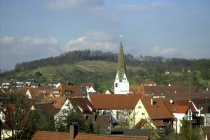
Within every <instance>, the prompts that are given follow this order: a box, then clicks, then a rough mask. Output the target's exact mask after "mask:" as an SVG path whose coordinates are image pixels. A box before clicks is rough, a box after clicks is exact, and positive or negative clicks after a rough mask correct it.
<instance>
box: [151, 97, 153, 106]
mask: <svg viewBox="0 0 210 140" xmlns="http://www.w3.org/2000/svg"><path fill="white" fill-rule="evenodd" d="M151 105H152V106H153V96H152V97H151Z"/></svg>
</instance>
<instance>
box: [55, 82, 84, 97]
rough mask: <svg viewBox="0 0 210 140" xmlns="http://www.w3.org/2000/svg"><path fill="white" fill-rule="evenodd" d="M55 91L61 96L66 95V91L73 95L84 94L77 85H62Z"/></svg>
mask: <svg viewBox="0 0 210 140" xmlns="http://www.w3.org/2000/svg"><path fill="white" fill-rule="evenodd" d="M55 90H58V91H60V95H64V94H65V90H71V91H72V93H77V94H83V91H81V90H80V89H79V88H78V87H77V86H76V85H75V84H68V83H61V84H60V85H59V86H58V87H57V88H56V89H55Z"/></svg>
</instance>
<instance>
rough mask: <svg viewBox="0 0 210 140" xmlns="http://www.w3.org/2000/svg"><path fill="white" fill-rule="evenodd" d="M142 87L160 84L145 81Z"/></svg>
mask: <svg viewBox="0 0 210 140" xmlns="http://www.w3.org/2000/svg"><path fill="white" fill-rule="evenodd" d="M141 86H158V84H157V83H156V82H153V81H144V82H142V83H141Z"/></svg>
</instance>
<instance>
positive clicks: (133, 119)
mask: <svg viewBox="0 0 210 140" xmlns="http://www.w3.org/2000/svg"><path fill="white" fill-rule="evenodd" d="M129 118H130V123H129V128H134V127H135V125H136V124H137V123H138V122H139V121H140V120H141V119H144V120H146V121H147V122H148V123H149V125H150V126H152V127H154V128H156V127H155V126H154V125H153V123H151V119H150V117H149V114H148V113H147V111H146V109H145V107H144V105H143V104H142V102H141V100H139V101H138V103H137V104H136V106H135V108H134V110H133V111H132V112H131V115H130V116H129Z"/></svg>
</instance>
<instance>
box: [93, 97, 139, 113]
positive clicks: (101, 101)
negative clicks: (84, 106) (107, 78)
mask: <svg viewBox="0 0 210 140" xmlns="http://www.w3.org/2000/svg"><path fill="white" fill-rule="evenodd" d="M89 96H90V101H91V103H92V105H93V106H94V108H95V109H97V110H99V109H102V110H108V109H112V110H113V109H133V108H134V107H135V105H136V103H137V102H138V101H139V99H140V98H141V97H142V95H141V94H89Z"/></svg>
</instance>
